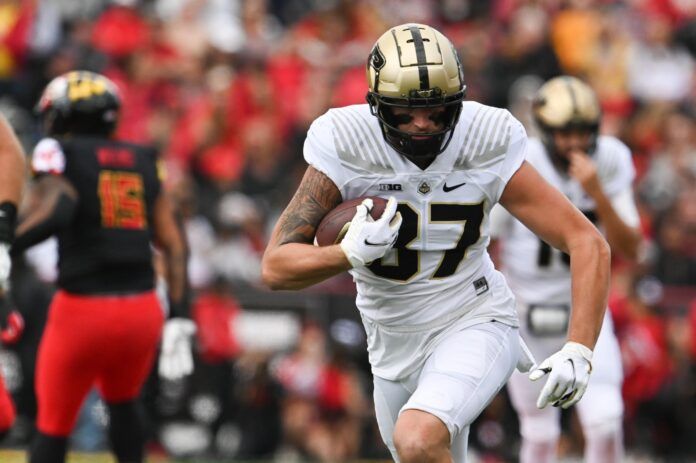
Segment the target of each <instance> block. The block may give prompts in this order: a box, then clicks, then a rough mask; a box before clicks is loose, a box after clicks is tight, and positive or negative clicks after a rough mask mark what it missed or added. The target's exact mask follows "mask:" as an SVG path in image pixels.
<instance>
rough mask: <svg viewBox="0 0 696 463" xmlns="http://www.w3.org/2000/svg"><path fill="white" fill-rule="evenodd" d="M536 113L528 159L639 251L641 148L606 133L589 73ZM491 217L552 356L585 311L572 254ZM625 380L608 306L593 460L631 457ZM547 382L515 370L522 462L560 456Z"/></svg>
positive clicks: (533, 334) (619, 247) (552, 85)
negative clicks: (636, 187) (572, 320)
mask: <svg viewBox="0 0 696 463" xmlns="http://www.w3.org/2000/svg"><path fill="white" fill-rule="evenodd" d="M533 113H534V119H535V121H536V123H537V125H538V126H539V129H540V133H541V138H540V139H536V138H531V139H530V140H529V144H528V146H527V162H529V163H530V164H531V165H533V166H534V167H535V168H536V170H537V171H538V172H539V174H541V176H542V177H544V179H546V181H547V182H549V183H551V184H552V185H553V186H555V187H556V188H558V189H559V190H560V191H561V192H563V193H565V195H566V196H567V197H568V199H570V201H571V202H572V203H573V204H575V206H577V208H578V209H579V210H581V211H582V212H583V213H584V214H585V216H587V218H588V219H590V220H591V221H592V222H594V223H596V224H597V226H599V227H600V228H601V229H603V231H604V233H605V235H606V238H607V240H608V242H609V244H610V246H611V249H612V251H613V252H616V253H617V254H621V255H623V256H624V257H627V258H629V259H634V258H635V257H636V255H637V253H638V246H639V243H640V234H639V232H638V224H639V221H638V212H637V210H636V206H635V204H634V202H633V191H632V188H631V183H632V181H633V177H634V170H633V163H632V161H631V153H630V151H629V149H628V148H627V147H626V146H625V145H624V144H623V143H622V142H620V141H619V140H617V139H616V138H614V137H609V136H598V131H599V123H600V116H601V109H600V106H599V102H598V100H597V97H596V95H595V93H594V92H593V91H592V89H591V88H590V87H589V86H588V85H587V84H585V83H583V82H582V81H580V80H579V79H576V78H574V77H568V76H562V77H556V78H554V79H551V80H550V81H548V82H547V83H546V84H545V85H543V86H542V87H541V89H540V90H539V92H538V93H537V95H536V97H535V99H534V103H533ZM548 220H549V221H553V220H556V217H555V213H554V212H552V211H549V214H548ZM491 223H492V226H491V235H492V236H493V237H494V238H498V239H499V242H500V245H501V248H500V263H501V266H502V269H503V273H504V275H505V277H506V280H507V282H508V284H509V285H510V288H511V289H512V290H513V293H515V296H516V299H517V307H518V313H519V315H520V334H521V335H522V337H523V338H524V339H525V341H526V342H527V343H528V345H529V347H530V349H531V351H532V353H533V354H534V356H535V357H536V358H545V357H547V356H549V355H551V354H552V353H553V352H555V351H556V350H558V349H559V348H560V347H561V346H562V345H563V342H564V339H565V334H566V329H567V327H568V320H569V315H570V307H571V306H572V307H573V309H575V302H574V299H573V297H572V296H571V291H573V292H574V291H576V290H577V288H575V287H574V285H572V289H571V277H572V266H570V262H571V260H570V259H569V256H568V255H567V254H563V253H562V252H560V251H558V250H555V249H552V248H551V247H550V246H549V245H548V244H547V243H545V242H544V241H542V240H541V239H540V238H539V237H537V236H536V235H535V234H534V233H532V232H531V231H530V230H529V229H528V228H527V227H525V225H524V224H522V223H520V221H518V220H515V219H514V218H513V217H512V216H510V214H509V213H507V211H505V210H504V209H503V208H501V207H500V206H496V207H495V208H494V209H493V212H492V214H491ZM541 366H542V367H543V365H541ZM621 380H622V369H621V357H620V352H619V346H618V343H617V340H616V337H615V335H614V331H613V327H612V322H611V318H610V316H609V314H608V313H607V314H606V315H605V317H604V323H603V325H602V330H601V333H600V335H599V340H598V341H597V346H596V349H595V353H594V362H593V374H592V381H591V382H590V384H589V387H588V389H587V392H586V394H585V398H584V399H583V400H582V401H581V402H580V403H578V406H577V410H578V412H579V416H580V421H581V422H582V427H583V431H584V434H585V458H586V461H588V462H590V463H593V462H596V463H600V462H601V463H611V462H617V461H621V458H622V455H623V444H622V432H621V423H622V414H623V404H622V400H621ZM541 389H542V385H541V384H538V383H535V382H530V381H529V379H528V378H526V377H524V376H523V375H520V374H513V376H512V377H511V378H510V382H509V392H510V397H511V400H512V403H513V405H514V407H515V409H516V410H517V412H518V414H519V417H520V427H521V433H522V439H523V444H522V451H521V458H520V461H521V462H522V463H531V462H534V463H544V462H550V461H555V460H556V448H557V443H558V438H559V435H560V424H559V418H560V416H559V415H560V413H559V410H558V409H556V408H552V407H549V408H543V409H540V408H537V407H536V406H535V403H534V402H535V400H534V398H535V397H537V396H538V395H539V393H540V391H541Z"/></svg>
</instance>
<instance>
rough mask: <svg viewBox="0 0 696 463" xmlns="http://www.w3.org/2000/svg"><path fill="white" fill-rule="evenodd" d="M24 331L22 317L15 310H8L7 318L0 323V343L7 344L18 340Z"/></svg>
mask: <svg viewBox="0 0 696 463" xmlns="http://www.w3.org/2000/svg"><path fill="white" fill-rule="evenodd" d="M23 332H24V318H22V314H20V313H19V312H17V311H16V310H12V311H10V313H8V314H7V318H6V319H5V320H3V322H2V323H0V343H2V344H5V345H9V344H14V343H16V342H17V341H19V338H21V337H22V333H23Z"/></svg>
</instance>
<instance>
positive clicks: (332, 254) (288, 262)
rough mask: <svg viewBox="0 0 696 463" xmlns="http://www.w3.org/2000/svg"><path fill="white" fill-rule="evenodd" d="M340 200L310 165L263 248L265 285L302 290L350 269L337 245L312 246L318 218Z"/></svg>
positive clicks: (274, 287)
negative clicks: (265, 246)
mask: <svg viewBox="0 0 696 463" xmlns="http://www.w3.org/2000/svg"><path fill="white" fill-rule="evenodd" d="M341 201H342V198H341V192H340V191H338V188H337V187H336V185H334V183H333V182H332V181H331V179H329V178H328V177H327V176H326V175H324V174H322V173H321V172H319V171H318V170H316V169H315V168H313V167H311V166H310V167H309V168H308V169H307V171H306V172H305V175H304V178H303V179H302V183H300V186H299V187H298V189H297V192H296V193H295V196H293V198H292V200H290V204H288V206H287V207H286V208H285V211H283V214H282V215H281V216H280V219H278V223H277V224H276V226H275V229H274V230H273V234H272V235H271V240H270V242H269V243H268V247H267V248H266V252H265V254H264V256H263V263H262V270H261V271H262V278H263V281H264V283H265V284H267V285H268V286H269V287H270V288H271V289H302V288H305V287H307V286H311V285H313V284H315V283H319V282H320V281H322V280H325V279H327V278H329V277H332V276H334V275H336V274H339V273H341V272H343V271H345V270H348V269H350V268H351V265H350V262H348V259H347V258H346V256H345V254H344V253H343V251H342V250H341V247H340V246H339V245H333V246H324V247H317V246H314V245H313V244H312V242H313V241H314V233H315V231H316V229H317V226H319V222H320V221H321V219H322V218H324V216H325V215H326V213H327V212H329V211H330V210H331V209H333V208H334V207H336V206H337V205H338V204H339V203H340V202H341Z"/></svg>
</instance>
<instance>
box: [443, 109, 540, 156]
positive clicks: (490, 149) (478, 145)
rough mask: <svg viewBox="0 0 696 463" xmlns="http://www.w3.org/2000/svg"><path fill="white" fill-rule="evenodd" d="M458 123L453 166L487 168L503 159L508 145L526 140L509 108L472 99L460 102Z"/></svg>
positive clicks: (525, 134)
mask: <svg viewBox="0 0 696 463" xmlns="http://www.w3.org/2000/svg"><path fill="white" fill-rule="evenodd" d="M458 126H459V127H458V128H459V130H461V131H462V137H463V138H462V142H461V148H460V150H459V153H458V155H457V160H456V161H455V168H461V169H467V170H468V169H487V168H490V167H492V166H494V165H496V164H499V163H501V162H502V161H503V160H504V159H505V157H506V155H507V154H508V152H509V151H510V147H511V146H513V145H515V144H517V143H520V142H524V143H526V140H527V133H526V131H525V130H524V127H523V126H522V123H521V122H520V121H518V120H517V119H516V118H515V117H514V116H513V115H512V114H511V113H510V111H508V110H507V109H503V108H496V107H493V106H487V105H484V104H481V103H477V102H473V101H467V102H465V103H463V107H462V115H461V116H460V118H459V122H458Z"/></svg>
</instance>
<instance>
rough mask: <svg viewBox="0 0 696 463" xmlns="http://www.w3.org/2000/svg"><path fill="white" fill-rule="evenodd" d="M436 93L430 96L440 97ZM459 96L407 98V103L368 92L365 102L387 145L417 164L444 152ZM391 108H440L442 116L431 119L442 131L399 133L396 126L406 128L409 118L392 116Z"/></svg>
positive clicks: (460, 96) (454, 121)
mask: <svg viewBox="0 0 696 463" xmlns="http://www.w3.org/2000/svg"><path fill="white" fill-rule="evenodd" d="M438 90H439V89H434V90H433V93H439V92H438ZM413 93H415V91H414V92H413ZM461 93H462V94H461V95H456V96H455V97H450V98H449V99H445V98H443V97H442V96H439V97H431V98H418V97H414V98H410V99H407V100H397V99H391V98H385V97H382V96H380V95H379V94H377V93H375V92H369V93H368V96H367V101H368V103H369V104H370V111H371V112H372V114H373V115H374V116H376V117H377V118H378V119H379V121H380V124H381V126H382V131H383V134H384V137H385V139H386V140H387V142H388V143H389V144H390V145H391V146H392V147H393V148H394V149H395V150H396V151H397V152H399V153H401V154H403V155H404V156H406V157H407V158H409V159H411V160H416V161H419V160H420V161H425V160H432V159H434V158H435V157H436V156H437V155H438V154H440V153H442V152H443V151H445V149H447V146H448V145H449V143H450V141H451V140H452V136H453V135H454V127H455V125H456V124H457V121H458V120H459V115H460V114H461V110H462V105H461V101H462V99H463V98H464V95H463V93H464V92H463V91H462V92H461ZM394 108H408V109H415V108H432V109H438V108H442V111H441V112H438V113H436V117H435V118H434V119H433V121H434V122H436V123H437V125H440V126H442V129H440V130H438V131H435V132H407V131H404V130H401V129H399V125H402V124H408V123H409V122H410V116H408V115H406V114H403V115H402V114H399V115H397V114H395V113H394V111H393V109H394Z"/></svg>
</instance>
